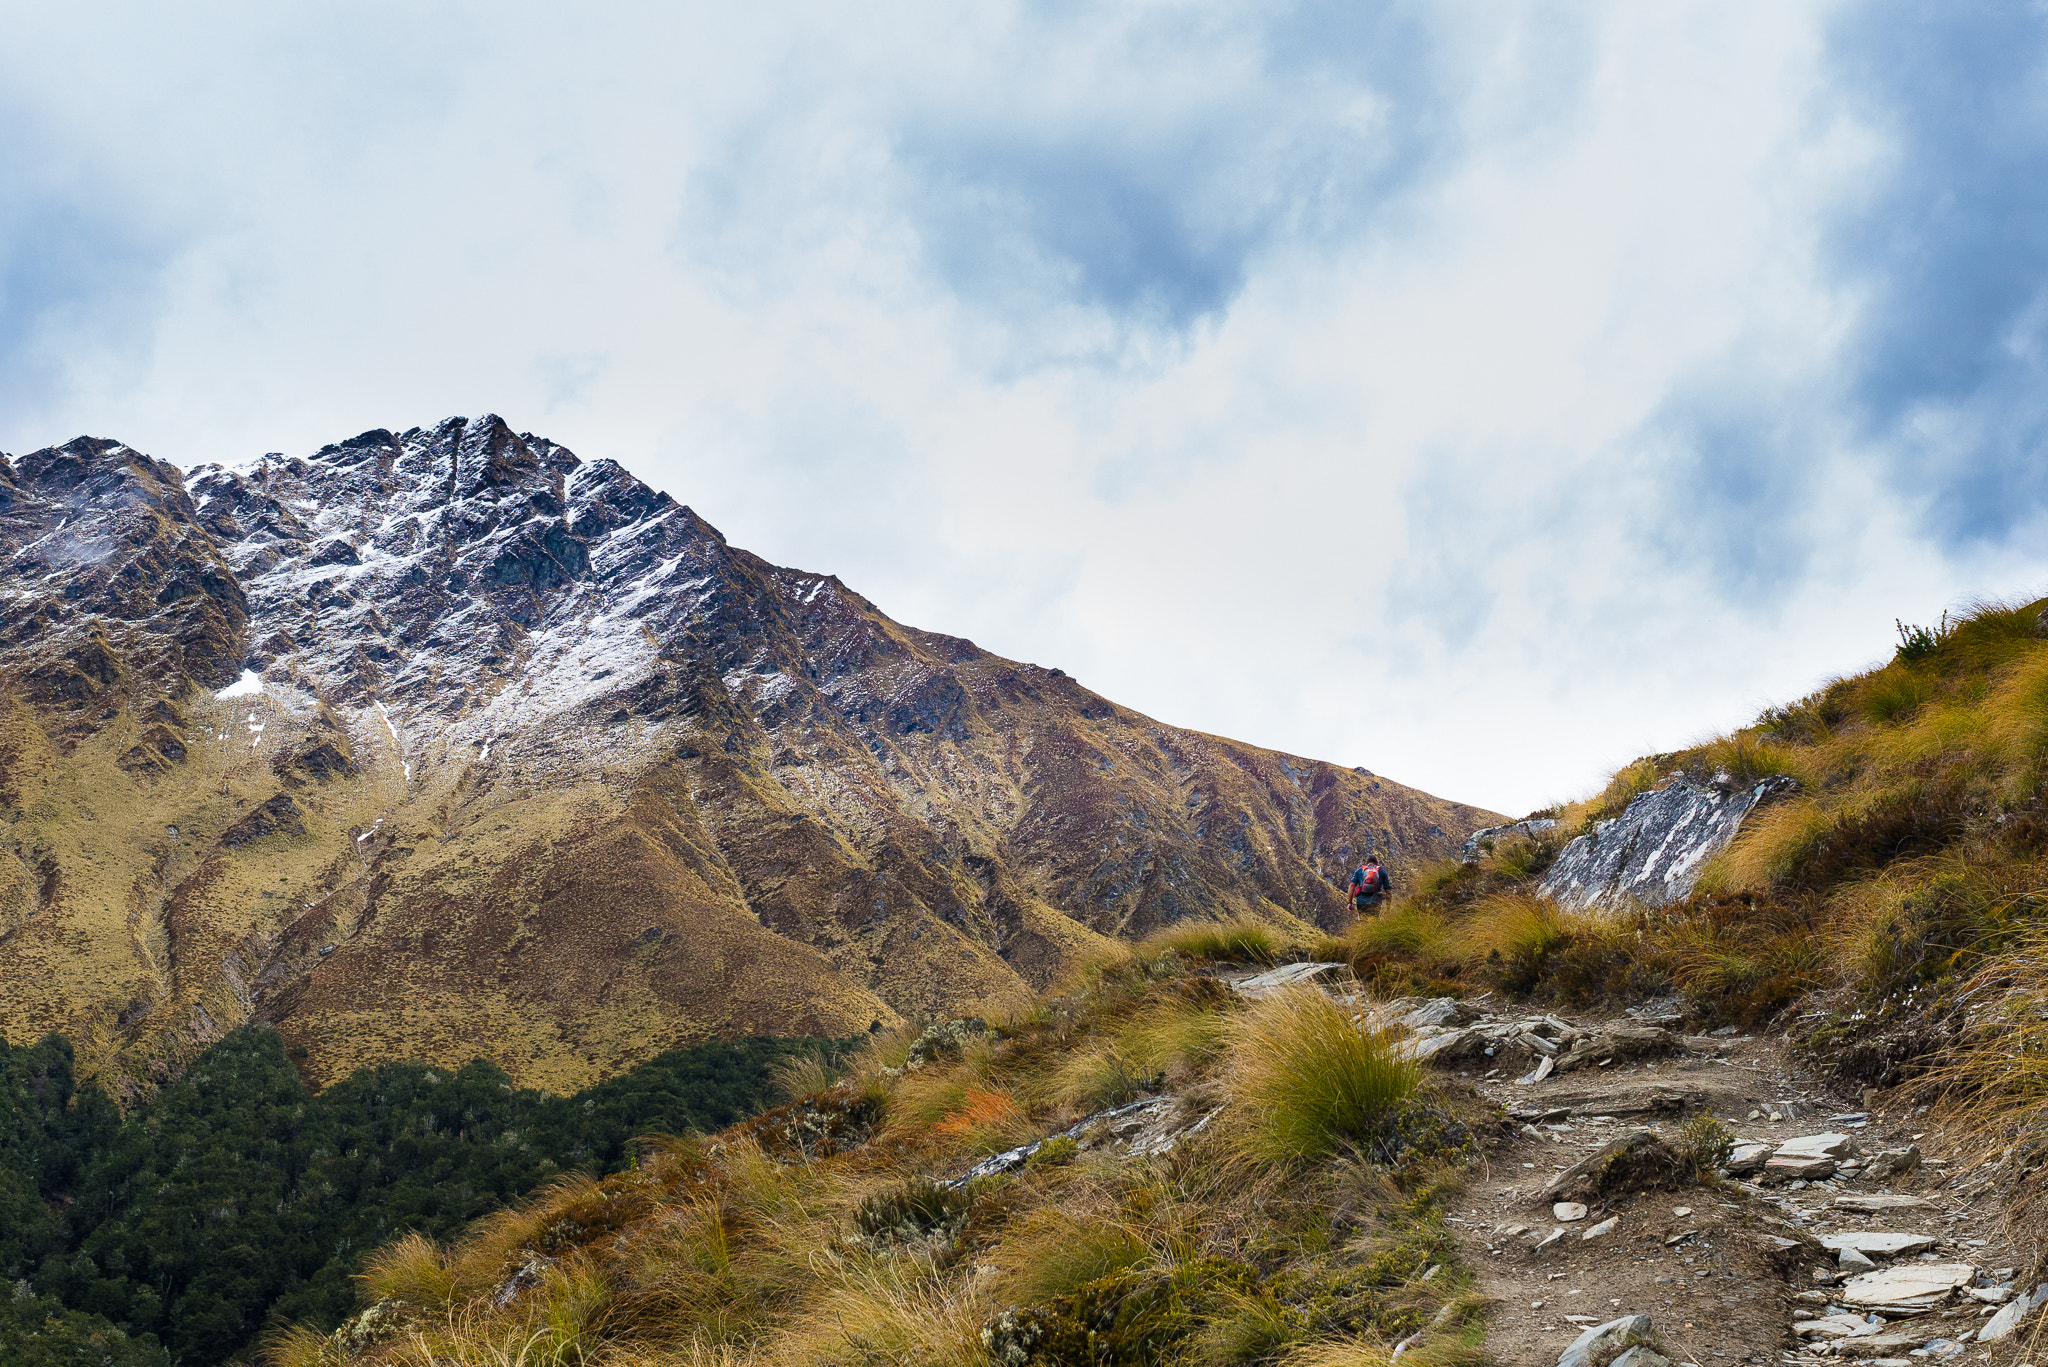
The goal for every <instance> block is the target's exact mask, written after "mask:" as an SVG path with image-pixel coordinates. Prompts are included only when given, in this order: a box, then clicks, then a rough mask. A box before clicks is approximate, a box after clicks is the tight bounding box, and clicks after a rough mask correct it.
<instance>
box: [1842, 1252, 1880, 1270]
mask: <svg viewBox="0 0 2048 1367" xmlns="http://www.w3.org/2000/svg"><path fill="white" fill-rule="evenodd" d="M1835 1266H1837V1267H1839V1268H1841V1269H1842V1271H1844V1272H1847V1273H1850V1274H1851V1275H1854V1274H1855V1273H1858V1272H1872V1271H1875V1270H1876V1268H1877V1263H1876V1261H1875V1260H1874V1259H1872V1258H1871V1256H1870V1255H1869V1254H1868V1253H1865V1252H1863V1250H1861V1249H1858V1248H1838V1249H1836V1250H1835Z"/></svg>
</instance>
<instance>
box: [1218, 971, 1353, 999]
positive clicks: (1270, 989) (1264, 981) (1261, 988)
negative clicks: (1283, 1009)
mask: <svg viewBox="0 0 2048 1367" xmlns="http://www.w3.org/2000/svg"><path fill="white" fill-rule="evenodd" d="M1343 967H1344V965H1343V964H1282V965H1280V967H1278V968H1269V969H1267V970H1266V971H1265V972H1264V973H1256V974H1253V975H1252V976H1251V977H1249V978H1243V979H1240V980H1239V981H1237V982H1235V983H1233V984H1231V985H1232V986H1233V987H1235V988H1236V989H1237V991H1238V992H1239V994H1240V995H1242V996H1246V997H1254V998H1257V997H1270V996H1272V995H1273V994H1274V993H1275V992H1278V991H1279V990H1280V989H1281V988H1283V987H1291V986H1293V985H1294V984H1295V983H1306V982H1314V981H1315V980H1316V979H1317V978H1320V977H1322V976H1323V975H1324V974H1325V973H1334V972H1336V971H1337V970H1338V969H1340V968H1343Z"/></svg>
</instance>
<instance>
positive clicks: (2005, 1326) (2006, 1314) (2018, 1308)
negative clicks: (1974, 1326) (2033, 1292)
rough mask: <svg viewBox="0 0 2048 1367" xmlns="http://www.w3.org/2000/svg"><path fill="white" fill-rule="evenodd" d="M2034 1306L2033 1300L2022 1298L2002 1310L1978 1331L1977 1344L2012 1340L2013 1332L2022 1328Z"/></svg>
mask: <svg viewBox="0 0 2048 1367" xmlns="http://www.w3.org/2000/svg"><path fill="white" fill-rule="evenodd" d="M2032 1305H2033V1302H2032V1301H2031V1300H2028V1299H2027V1298H2026V1297H2024V1296H2022V1297H2021V1298H2020V1299H2018V1300H2016V1301H2014V1302H2013V1303H2012V1304H2010V1305H2008V1306H2006V1307H2005V1308H2004V1309H2003V1310H2000V1311H1999V1312H1998V1313H1997V1314H1995V1315H1993V1316H1992V1317H1991V1318H1990V1320H1989V1321H1988V1322H1986V1324H1985V1325H1984V1327H1983V1328H1982V1329H1979V1330H1978V1331H1977V1342H1979V1343H1992V1342H1995V1341H1997V1340H1999V1339H2003V1338H2011V1337H2012V1331H2013V1330H2015V1329H2017V1328H2019V1327H2020V1321H2021V1320H2023V1319H2025V1318H2026V1317H2027V1311H2028V1309H2029V1308H2031V1307H2032Z"/></svg>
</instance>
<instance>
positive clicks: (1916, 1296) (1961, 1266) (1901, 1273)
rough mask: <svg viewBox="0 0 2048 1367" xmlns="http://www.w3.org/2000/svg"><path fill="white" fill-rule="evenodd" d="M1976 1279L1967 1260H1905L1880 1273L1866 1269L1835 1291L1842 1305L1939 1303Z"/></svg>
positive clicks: (1880, 1305)
mask: <svg viewBox="0 0 2048 1367" xmlns="http://www.w3.org/2000/svg"><path fill="white" fill-rule="evenodd" d="M1976 1279H1977V1269H1976V1268H1974V1267H1972V1266H1970V1265H1969V1264H1968V1263H1905V1264H1901V1265H1900V1266H1898V1267H1887V1268H1885V1269H1884V1270H1883V1271H1881V1272H1866V1273H1864V1274H1863V1275H1862V1276H1860V1277H1851V1278H1850V1279H1849V1280H1848V1281H1846V1282H1844V1283H1843V1284H1842V1286H1841V1289H1840V1291H1839V1293H1838V1296H1839V1299H1840V1300H1841V1302H1842V1303H1843V1304H1844V1305H1867V1306H1871V1307H1873V1308H1878V1307H1882V1306H1887V1305H1902V1306H1903V1305H1910V1304H1913V1303H1915V1302H1919V1301H1929V1302H1930V1303H1931V1304H1934V1305H1938V1304H1940V1303H1941V1302H1942V1301H1944V1300H1946V1299H1948V1297H1949V1294H1950V1293H1951V1292H1953V1291H1956V1290H1958V1289H1959V1288H1961V1287H1965V1286H1968V1285H1969V1284H1970V1283H1971V1282H1973V1281H1975V1280H1976Z"/></svg>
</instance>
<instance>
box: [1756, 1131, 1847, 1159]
mask: <svg viewBox="0 0 2048 1367" xmlns="http://www.w3.org/2000/svg"><path fill="white" fill-rule="evenodd" d="M1855 1151H1856V1138H1855V1136H1854V1135H1847V1134H1833V1133H1831V1134H1803V1135H1800V1136H1799V1137H1798V1138H1796V1139H1787V1140H1784V1141H1783V1142H1781V1143H1780V1144H1779V1145H1778V1151H1777V1153H1776V1155H1775V1156H1776V1157H1779V1158H1847V1157H1848V1156H1849V1155H1850V1154H1852V1153H1854V1152H1855Z"/></svg>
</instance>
